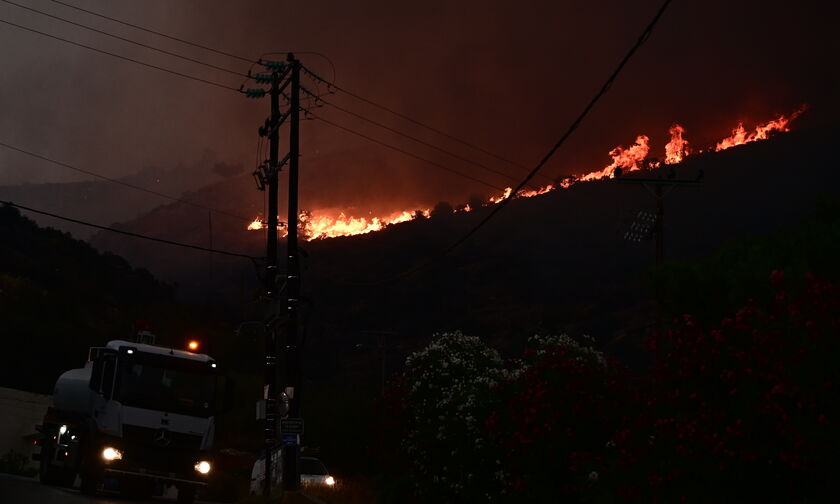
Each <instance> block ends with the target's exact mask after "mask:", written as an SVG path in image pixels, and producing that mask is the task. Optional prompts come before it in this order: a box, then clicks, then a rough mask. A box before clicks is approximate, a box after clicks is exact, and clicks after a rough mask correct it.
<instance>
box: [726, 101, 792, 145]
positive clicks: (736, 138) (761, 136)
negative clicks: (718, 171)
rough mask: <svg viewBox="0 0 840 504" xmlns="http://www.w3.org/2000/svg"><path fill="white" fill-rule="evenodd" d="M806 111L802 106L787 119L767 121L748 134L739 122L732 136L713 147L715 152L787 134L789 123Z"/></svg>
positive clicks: (781, 117) (782, 117)
mask: <svg viewBox="0 0 840 504" xmlns="http://www.w3.org/2000/svg"><path fill="white" fill-rule="evenodd" d="M807 109H808V106H807V105H802V106H801V107H799V108H798V109H797V110H796V111H794V112H793V113H792V114H791V115H789V116H787V117H785V116H784V115H780V116H779V117H778V118H776V119H773V120H772V121H767V122H766V123H764V124H759V125H758V126H756V127H755V130H753V131H752V132H748V131H747V130H746V129H744V123H742V122H739V123H738V126H737V127H736V128H735V129H733V130H732V134H731V135H730V136H728V137H726V138H724V139H723V140H721V141H720V142H718V143H717V145H716V146H715V151H722V150H726V149H730V148H732V147H735V146H737V145H744V144H747V143H750V142H755V141H758V140H767V139H768V138H769V137H770V134H771V133H775V132H783V133H784V132H788V131H790V123H791V121H793V120H794V119H796V118H797V117H799V116H800V115H802V113H803V112H805V110H807Z"/></svg>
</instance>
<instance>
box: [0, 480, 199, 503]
mask: <svg viewBox="0 0 840 504" xmlns="http://www.w3.org/2000/svg"><path fill="white" fill-rule="evenodd" d="M0 496H2V499H0V500H2V502H3V504H30V503H36V502H37V503H38V504H82V503H84V504H88V503H98V504H111V503H114V504H116V503H120V504H128V503H132V504H133V503H138V504H142V503H161V502H174V500H172V499H166V498H161V497H156V498H154V499H127V498H125V497H121V496H119V495H114V494H105V493H99V494H97V495H95V496H88V495H82V494H80V493H79V490H78V489H76V488H73V489H70V488H60V487H52V486H46V485H42V484H41V483H40V482H39V481H38V479H37V478H24V477H21V476H12V475H9V474H0ZM199 502H201V501H199ZM205 502H206V501H205Z"/></svg>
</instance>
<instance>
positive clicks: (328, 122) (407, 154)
mask: <svg viewBox="0 0 840 504" xmlns="http://www.w3.org/2000/svg"><path fill="white" fill-rule="evenodd" d="M309 115H310V116H311V117H312V118H314V119H318V120H319V121H321V122H324V123H326V124H329V125H330V126H332V127H334V128H338V129H340V130H343V131H346V132H348V133H351V134H353V135H356V136H358V137H361V138H364V139H365V140H368V141H370V142H373V143H376V144H379V145H381V146H383V147H387V148H389V149H391V150H394V151H397V152H399V153H402V154H405V155H406V156H409V157H413V158H414V159H417V160H420V161H423V162H424V163H428V164H430V165H432V166H435V167H437V168H440V169H441V170H445V171H448V172H449V173H453V174H455V175H458V176H459V177H463V178H465V179H468V180H472V181H473V182H478V183H479V184H482V185H485V186H487V187H490V188H492V189H496V190H497V191H502V192H504V189H502V188H501V187H498V186H496V185H493V184H491V183H489V182H485V181H484V180H481V179H479V178H475V177H473V176H472V175H467V174H466V173H462V172H460V171H458V170H456V169H454V168H450V167H448V166H445V165H442V164H440V163H437V162H435V161H432V160H431V159H428V158H424V157H422V156H418V155H417V154H414V153H412V152H409V151H407V150H404V149H401V148H399V147H395V146H393V145H391V144H388V143H385V142H383V141H381V140H377V139H375V138H373V137H370V136H367V135H365V134H364V133H359V132H358V131H355V130H352V129H350V128H347V127H345V126H341V125H340V124H336V123H334V122H332V121H330V120H328V119H324V118H323V117H321V116H317V115H315V114H314V113H312V112H309Z"/></svg>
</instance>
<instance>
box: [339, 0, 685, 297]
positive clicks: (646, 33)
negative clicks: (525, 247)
mask: <svg viewBox="0 0 840 504" xmlns="http://www.w3.org/2000/svg"><path fill="white" fill-rule="evenodd" d="M672 1H673V0H665V2H663V3H662V5H661V6H660V7H659V10H658V11H657V12H656V14H655V15H654V17H653V19H652V20H651V21H650V23H649V24H648V25H647V27H646V28H645V29H644V31H643V32H642V34H641V35H640V36H639V39H638V40H637V41H636V43H635V44H633V46H632V47H631V48H630V50H629V51H628V52H627V54H626V55H625V56H624V58H623V59H622V60H621V62H620V63H619V64H618V66H617V67H616V68H615V70H613V72H612V74H610V76H609V77H608V78H607V80H606V81H605V82H604V84H603V85H602V86H601V89H600V90H599V91H598V92H597V93H595V96H594V97H592V99H591V100H590V101H589V103H587V105H586V106H585V107H584V108H583V111H582V112H581V113H580V115H578V117H577V118H576V119H575V120H574V121H572V123H571V124H570V125H569V127H568V129H567V130H566V132H565V133H564V134H563V135H562V136H561V137H560V139H559V140H557V142H556V143H555V144H554V145H553V146H552V147H551V148H550V149H549V150H548V152H547V153H546V155H545V156H543V158H542V159H541V160H540V161H539V163H537V165H536V166H535V167H534V168H533V169H532V170H531V171H530V172H529V173H528V175H527V176H526V177H525V178H524V179H523V180H522V181H521V182H520V183H519V185H517V186H516V188H515V189H514V190H513V191H511V193H510V194H509V195H508V196H507V197H506V198H505V199H503V200H502V201H501V202H499V203H498V204H497V205H495V206H494V207H493V209H492V210H491V211H490V213H488V214H487V215H486V216H485V217H484V218H483V219H481V221H479V222H478V224H476V225H475V226H473V227H472V228H471V229H470V230H469V231H468V232H467V233H465V234H464V235H463V236H461V237H460V238H459V239H458V240H456V241H455V242H453V243H452V244H451V245H450V246H449V247H447V248H446V249H444V250H443V251H442V252H440V253H438V254H437V255H435V256H433V257H431V258H430V259H428V260H426V261H425V262H423V263H421V264H419V265H418V266H414V267H412V268H409V269H407V270H405V271H403V272H401V273H399V274H397V275H395V276H393V277H391V278H388V279H386V280H381V281H378V282H369V283H354V285H357V286H366V287H375V286H380V285H385V284H390V283H393V282H395V281H397V280H400V279H402V278H406V277H408V276H411V275H413V274H415V273H417V272H419V271H421V270H423V269H426V268H427V267H429V266H431V265H432V264H434V263H435V262H437V261H439V260H441V259H443V258H444V257H446V256H447V255H448V254H450V253H451V252H452V251H453V250H455V249H456V248H458V247H459V246H461V245H462V244H463V243H464V242H466V241H467V240H469V239H470V238H471V237H472V236H473V235H475V233H477V232H478V230H480V229H481V228H482V227H484V225H486V224H487V223H488V222H489V221H490V220H491V219H492V218H493V217H494V216H495V215H496V214H498V213H499V212H500V211H501V210H502V209H503V208H505V207H506V206H507V204H508V203H510V202H511V201H512V200H513V198H514V197H515V195H516V194H517V193H518V192H519V191H520V190H522V188H523V187H525V185H526V184H527V183H528V181H529V180H531V178H533V177H534V175H536V174H537V172H539V171H540V169H541V168H542V167H543V166H545V164H546V163H547V162H548V160H549V159H551V157H552V156H553V155H554V153H556V152H557V150H558V149H559V148H560V147H561V146H562V145H563V144H564V143H565V142H566V140H567V139H568V138H569V137H570V136H571V134H572V133H573V132H574V131H575V130H576V129H577V128H578V126H579V125H580V123H581V122H583V119H584V118H585V117H586V116H587V115H589V112H590V111H591V110H592V108H593V107H594V106H595V104H596V103H598V101H600V99H601V98H602V97H603V96H604V95H605V94H606V93H607V91H609V89H610V87H612V85H613V83H614V82H615V80H616V78H617V77H618V75H619V74H620V73H621V71H622V70H623V69H624V67H625V65H627V62H628V61H630V58H632V57H633V55H634V54H636V51H638V50H639V48H640V47H641V46H642V45H644V43H645V42H646V41H647V40H648V38H650V35H651V33H653V28H654V27H655V26H656V24H657V23H658V22H659V19H660V18H661V17H662V15H663V14H664V13H665V11H666V10H667V8H668V6H669V5H670V4H671V2H672Z"/></svg>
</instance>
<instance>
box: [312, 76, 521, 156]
mask: <svg viewBox="0 0 840 504" xmlns="http://www.w3.org/2000/svg"><path fill="white" fill-rule="evenodd" d="M303 70H304V71H305V72H306V73H307V74H309V76H310V77H312V78H313V79H315V80H318V81H321V82H323V83H324V84H326V85H327V87H331V88H335V89H336V90H338V91H341V92H342V93H344V94H346V95H349V96H351V97H353V98H355V99H357V100H359V101H361V102H364V103H367V104H368V105H373V106H374V107H376V108H378V109H380V110H384V111H385V112H388V113H389V114H393V115H395V116H397V117H399V118H401V119H404V120H406V121H408V122H410V123H412V124H415V125H417V126H420V127H421V128H424V129H427V130H429V131H432V132H434V133H437V134H438V135H441V136H443V137H446V138H448V139H450V140H452V141H455V142H458V143H459V144H461V145H465V146H467V147H469V148H471V149H475V150H477V151H479V152H481V153H483V154H486V155H488V156H490V157H493V158H496V159H498V160H499V161H504V162H505V163H508V164H510V165H512V166H515V167H517V168H520V169H522V170H527V169H528V167H527V166H525V165H523V164H521V163H517V162H516V161H512V160H510V159H508V158H506V157H503V156H500V155H499V154H496V153H494V152H491V151H489V150H487V149H484V148H483V147H479V146H478V145H475V144H474V143H471V142H468V141H466V140H464V139H461V138H458V137H456V136H455V135H452V134H450V133H447V132H445V131H443V130H440V129H438V128H435V127H434V126H429V125H428V124H426V123H424V122H421V121H418V120H417V119H414V118H412V117H410V116H407V115H405V114H403V113H401V112H397V111H396V110H394V109H392V108H390V107H387V106H385V105H382V104H379V103H377V102H375V101H373V100H371V99H369V98H365V97H364V96H361V95H359V94H357V93H354V92H352V91H350V90H348V89H346V88H343V87H341V86H339V85H337V84H336V83H335V82H331V81H328V80H326V79H324V78H323V77H321V76H320V75H318V74H316V73H315V72H313V71H312V70H310V69H308V68H306V67H303Z"/></svg>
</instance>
